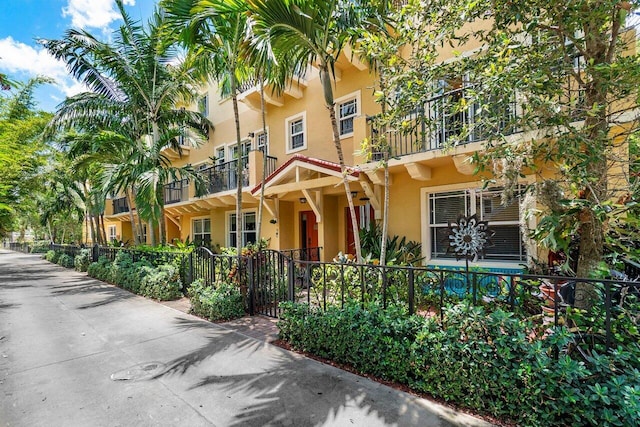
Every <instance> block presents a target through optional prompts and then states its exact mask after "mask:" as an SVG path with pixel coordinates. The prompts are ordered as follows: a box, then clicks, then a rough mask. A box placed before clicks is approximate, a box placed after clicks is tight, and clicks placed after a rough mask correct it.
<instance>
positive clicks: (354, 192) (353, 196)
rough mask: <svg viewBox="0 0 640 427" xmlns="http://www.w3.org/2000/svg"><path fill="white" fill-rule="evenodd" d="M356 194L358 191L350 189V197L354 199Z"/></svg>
mask: <svg viewBox="0 0 640 427" xmlns="http://www.w3.org/2000/svg"><path fill="white" fill-rule="evenodd" d="M357 196H358V192H357V191H352V192H351V197H352V198H354V199H355V198H356V197H357Z"/></svg>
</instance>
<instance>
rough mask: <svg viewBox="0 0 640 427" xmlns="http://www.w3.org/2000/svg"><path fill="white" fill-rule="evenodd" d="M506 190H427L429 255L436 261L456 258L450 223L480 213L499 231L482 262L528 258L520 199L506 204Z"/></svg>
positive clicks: (494, 229) (514, 260) (521, 260)
mask: <svg viewBox="0 0 640 427" xmlns="http://www.w3.org/2000/svg"><path fill="white" fill-rule="evenodd" d="M501 195H502V190H501V189H500V188H488V189H462V190H453V191H442V192H437V193H427V215H428V218H427V240H428V246H427V248H428V249H427V255H428V257H429V258H430V259H432V260H438V259H451V258H455V255H454V254H451V253H449V254H448V253H447V246H448V227H449V222H455V221H457V219H458V218H459V217H460V216H469V215H473V214H476V215H477V216H478V218H479V219H480V220H482V221H488V223H489V228H490V229H492V230H493V231H494V232H495V235H494V236H493V238H492V239H491V242H492V244H493V245H492V246H490V247H487V248H485V253H484V255H482V256H481V257H479V260H481V261H510V262H523V261H526V253H525V249H524V245H523V240H522V233H521V227H520V203H519V199H518V198H516V199H515V200H513V201H511V202H509V203H507V204H502V196H501Z"/></svg>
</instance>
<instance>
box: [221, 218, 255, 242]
mask: <svg viewBox="0 0 640 427" xmlns="http://www.w3.org/2000/svg"><path fill="white" fill-rule="evenodd" d="M256 222H257V216H256V212H255V211H246V212H242V246H246V245H247V244H248V243H255V242H256ZM227 225H228V226H227V230H228V233H227V235H228V242H229V245H228V246H229V247H231V248H235V247H236V242H237V240H236V231H237V221H236V214H235V212H234V213H229V217H228V221H227Z"/></svg>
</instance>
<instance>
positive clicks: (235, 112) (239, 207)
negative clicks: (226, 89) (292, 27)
mask: <svg viewBox="0 0 640 427" xmlns="http://www.w3.org/2000/svg"><path fill="white" fill-rule="evenodd" d="M236 86H237V82H236V78H235V70H234V72H233V73H231V94H232V97H231V99H232V101H233V118H234V120H235V124H236V144H238V145H237V147H238V150H237V151H238V158H237V159H236V184H237V186H238V188H236V250H237V254H238V255H240V254H241V252H242V143H241V140H240V139H241V136H240V113H239V112H238V97H237V94H236V92H237V88H236Z"/></svg>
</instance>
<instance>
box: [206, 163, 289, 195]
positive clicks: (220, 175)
mask: <svg viewBox="0 0 640 427" xmlns="http://www.w3.org/2000/svg"><path fill="white" fill-rule="evenodd" d="M277 161H278V159H277V158H276V157H272V156H267V171H266V173H267V175H270V174H271V173H273V171H275V170H276V163H277ZM236 162H237V160H231V161H229V162H224V163H219V164H217V165H211V166H209V167H207V168H204V169H202V170H200V171H199V173H200V174H201V176H202V178H203V179H204V186H203V187H202V188H200V187H198V188H196V195H197V196H199V197H201V196H206V195H207V194H214V193H220V192H223V191H228V190H235V189H236V188H237V187H238V180H237V170H236V165H237V163H236ZM248 185H249V168H248V157H245V158H244V159H243V165H242V186H243V187H246V186H248Z"/></svg>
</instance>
